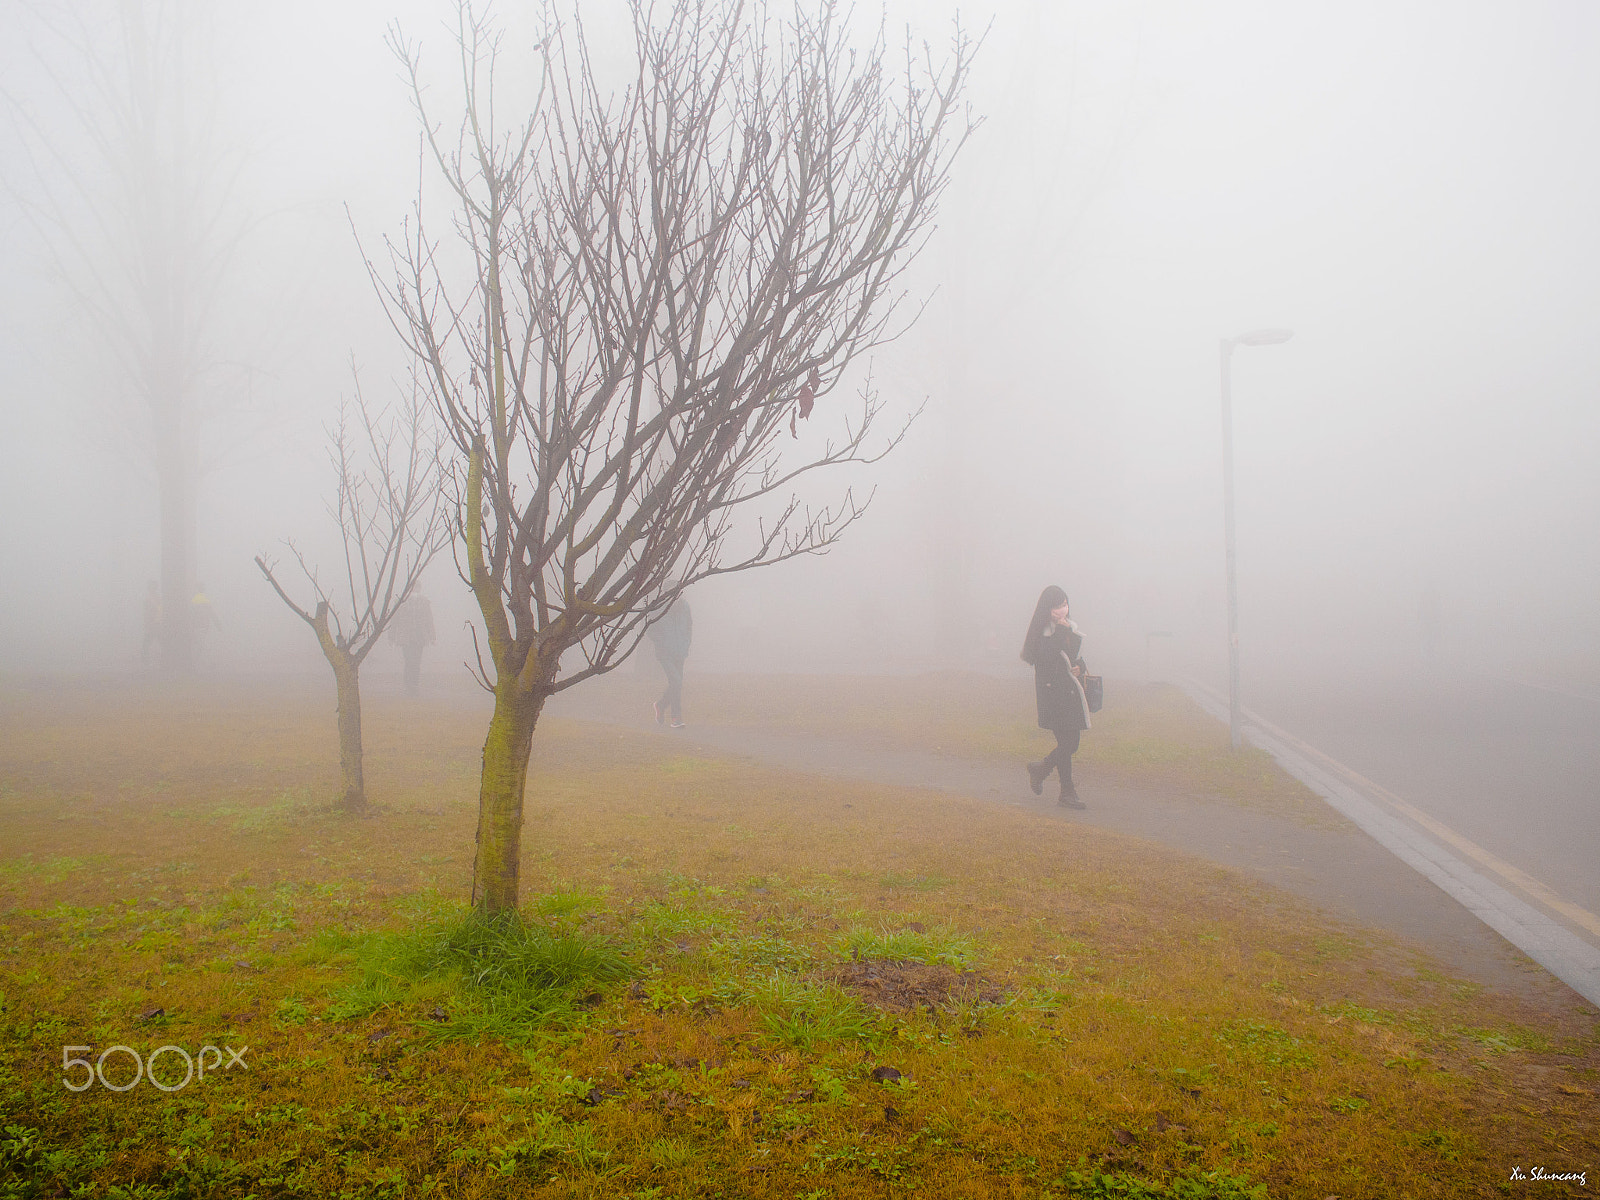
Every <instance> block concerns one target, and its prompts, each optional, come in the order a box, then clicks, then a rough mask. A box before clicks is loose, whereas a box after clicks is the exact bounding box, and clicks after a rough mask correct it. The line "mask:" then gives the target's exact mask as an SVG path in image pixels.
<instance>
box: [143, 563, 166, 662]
mask: <svg viewBox="0 0 1600 1200" xmlns="http://www.w3.org/2000/svg"><path fill="white" fill-rule="evenodd" d="M160 644H161V585H160V584H158V583H157V582H156V581H155V580H154V579H152V580H151V581H150V586H149V587H147V588H146V589H145V592H144V641H143V643H142V644H141V645H140V647H139V661H140V663H142V664H143V665H144V666H147V667H148V666H149V665H150V649H151V647H152V646H159V645H160Z"/></svg>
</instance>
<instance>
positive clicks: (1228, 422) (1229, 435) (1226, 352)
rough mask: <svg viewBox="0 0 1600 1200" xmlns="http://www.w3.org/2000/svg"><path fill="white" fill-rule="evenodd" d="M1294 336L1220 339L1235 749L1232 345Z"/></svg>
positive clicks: (1259, 332)
mask: <svg viewBox="0 0 1600 1200" xmlns="http://www.w3.org/2000/svg"><path fill="white" fill-rule="evenodd" d="M1293 336H1294V331H1293V330H1290V329H1255V330H1252V331H1251V332H1249V333H1241V334H1240V335H1239V336H1238V337H1232V338H1223V339H1222V341H1221V343H1220V349H1221V354H1222V511H1223V523H1224V525H1225V526H1226V529H1227V549H1228V740H1229V742H1230V743H1232V745H1233V748H1234V749H1235V750H1237V749H1238V748H1239V744H1240V743H1239V582H1238V578H1237V573H1236V567H1235V558H1236V554H1235V550H1234V544H1233V395H1232V391H1231V386H1230V378H1229V373H1230V371H1231V369H1232V363H1233V348H1234V347H1235V346H1276V345H1278V344H1279V343H1280V342H1287V341H1288V340H1289V339H1290V338H1292V337H1293Z"/></svg>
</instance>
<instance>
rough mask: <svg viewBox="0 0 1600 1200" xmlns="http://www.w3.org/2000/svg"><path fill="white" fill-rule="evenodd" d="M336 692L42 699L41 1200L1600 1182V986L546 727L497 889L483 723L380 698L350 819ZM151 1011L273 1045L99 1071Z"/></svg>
mask: <svg viewBox="0 0 1600 1200" xmlns="http://www.w3.org/2000/svg"><path fill="white" fill-rule="evenodd" d="M840 703H841V704H843V703H845V701H844V700H843V699H841V700H840ZM1164 703H1165V702H1164V701H1162V700H1161V698H1160V697H1156V698H1154V699H1153V700H1152V705H1153V708H1152V711H1151V712H1150V713H1147V714H1144V715H1138V714H1130V716H1129V719H1130V721H1138V722H1143V724H1142V725H1141V726H1140V728H1143V729H1146V730H1151V729H1160V728H1162V727H1163V722H1166V721H1168V720H1169V719H1172V718H1170V717H1169V716H1167V715H1164V709H1163V708H1162V705H1163V704H1164ZM326 709H327V706H326V705H325V704H322V703H321V702H320V699H317V700H313V699H312V698H310V697H303V696H298V695H295V694H292V693H284V694H268V695H256V696H253V697H249V698H245V697H241V696H236V695H228V694H217V695H214V696H203V695H198V694H191V693H177V694H168V693H163V694H158V695H155V696H146V697H137V698H124V697H117V696H107V695H103V694H99V693H95V692H92V691H72V690H70V689H59V690H56V691H52V692H49V693H48V694H45V695H43V696H29V697H26V698H19V697H13V698H0V846H3V847H5V848H6V849H5V851H4V852H0V853H3V857H0V1196H4V1197H13V1196H16V1197H22V1196H28V1197H31V1196H49V1195H73V1194H82V1195H103V1196H142V1197H147V1198H153V1197H197V1196H218V1197H222V1196H240V1197H242V1196H247V1195H256V1196H261V1197H266V1196H316V1197H324V1196H328V1197H333V1196H352V1197H354V1196H360V1197H366V1196H393V1197H402V1196H404V1197H410V1196H423V1195H448V1196H463V1197H498V1196H552V1197H554V1196H563V1197H564V1196H594V1197H602V1196H605V1197H610V1196H631V1197H651V1196H655V1197H678V1196H707V1197H709V1196H718V1195H721V1196H728V1197H743V1196H752V1197H785V1198H788V1197H799V1196H812V1197H857V1196H860V1197H882V1196H900V1195H911V1194H913V1193H915V1194H920V1195H927V1196H941V1197H943V1196H952V1197H988V1196H1002V1197H1012V1196H1015V1197H1025V1196H1026V1197H1042V1196H1056V1197H1067V1196H1089V1197H1163V1198H1170V1197H1184V1198H1187V1200H1206V1198H1214V1200H1220V1198H1229V1200H1231V1198H1235V1197H1275V1198H1277V1197H1302V1196H1305V1197H1312V1198H1314V1200H1320V1198H1322V1197H1326V1196H1329V1195H1339V1196H1342V1197H1345V1198H1346V1200H1349V1198H1351V1197H1358V1196H1372V1197H1389V1196H1430V1197H1432V1196H1437V1197H1455V1196H1475V1195H1482V1196H1496V1195H1501V1194H1503V1193H1504V1192H1505V1189H1506V1185H1507V1177H1508V1175H1509V1173H1510V1168H1511V1166H1512V1165H1513V1164H1522V1165H1523V1166H1524V1169H1527V1167H1528V1165H1529V1164H1533V1163H1539V1164H1543V1166H1544V1169H1545V1170H1546V1171H1556V1170H1584V1169H1588V1170H1590V1171H1591V1173H1593V1168H1594V1164H1595V1162H1596V1157H1597V1156H1596V1151H1597V1150H1600V1138H1597V1134H1596V1126H1595V1122H1594V1121H1593V1115H1592V1114H1593V1105H1594V1103H1595V1099H1594V1098H1595V1094H1596V1092H1597V1091H1600V1038H1597V1028H1596V1024H1595V1020H1594V1015H1593V1014H1592V1013H1587V1014H1574V1013H1570V1012H1569V1013H1546V1012H1541V1011H1535V1010H1530V1009H1528V1008H1526V1007H1525V1006H1522V1005H1520V1004H1518V1003H1517V1002H1515V1001H1512V1000H1510V999H1508V998H1506V997H1501V996H1495V995H1492V994H1488V993H1485V992H1483V991H1482V990H1481V989H1477V988H1474V987H1472V986H1468V985H1466V984H1464V982H1463V981H1460V980H1456V979H1452V978H1451V977H1450V975H1449V974H1448V972H1447V970H1445V969H1444V968H1443V967H1442V966H1441V965H1440V964H1438V963H1435V962H1429V961H1427V960H1425V959H1423V958H1421V957H1419V956H1418V955H1417V954H1416V953H1415V952H1414V951H1412V950H1411V949H1410V948H1408V947H1406V946H1404V945H1401V944H1399V943H1397V942H1395V941H1393V940H1391V939H1388V938H1386V937H1384V936H1382V935H1379V934H1376V933H1374V932H1372V931H1368V930H1361V929H1355V928H1351V927H1348V926H1339V925H1334V924H1331V923H1329V922H1327V921H1326V920H1324V919H1323V918H1321V917H1319V916H1318V915H1317V914H1316V913H1315V912H1313V911H1312V910H1310V909H1309V908H1307V907H1305V906H1303V905H1300V904H1298V903H1297V902H1296V901H1294V900H1293V899H1292V898H1288V897H1285V896H1284V895H1282V894H1281V893H1275V892H1271V891H1270V890H1268V889H1265V888H1262V887H1258V886H1255V885H1252V884H1249V883H1247V882H1244V881H1243V880H1241V879H1240V877H1238V876H1235V875H1233V874H1230V873H1229V872H1226V871H1224V870H1221V869H1218V868H1215V867H1212V866H1209V865H1207V864H1205V863H1202V862H1199V861H1198V860H1194V859H1190V858H1187V857H1185V856H1182V855H1179V854H1176V853H1173V852H1169V851H1165V850H1162V849H1160V848H1158V847H1153V846H1151V845H1149V844H1146V843H1141V842H1139V841H1136V840H1133V839H1129V838H1124V837H1119V836H1117V835H1114V834H1110V833H1106V832H1102V831H1098V830H1095V829H1093V828H1089V827H1085V826H1081V825H1078V826H1073V825H1069V824H1067V823H1064V822H1060V821H1056V820H1052V819H1050V818H1049V817H1046V816H1041V815H1038V814H1035V813H1032V812H1029V811H1026V810H1021V809H1016V808H1010V807H1003V806H991V805H985V804H982V803H978V802H968V801H963V800H959V799H954V798H951V797H948V796H942V795H932V794H926V793H919V792H916V791H913V790H909V789H895V788H884V787H871V786H866V785H852V784H845V783H836V782H822V781H818V780H815V779H810V778H806V777H802V776H797V775H792V774H785V773H782V772H778V771H766V770H762V769H759V768H756V767H753V766H751V765H749V764H738V765H735V764H730V763H723V762H719V761H716V760H712V759H694V760H686V759H683V758H674V757H673V756H672V755H671V754H670V752H669V751H668V750H667V747H668V746H670V743H669V742H667V741H666V740H665V739H655V738H653V737H649V736H645V737H636V736H634V735H631V734H629V735H626V736H621V737H619V736H618V733H617V731H616V730H613V729H609V728H603V727H587V726H582V725H578V724H574V723H571V722H563V721H560V720H548V721H547V723H546V724H545V725H544V726H542V727H541V730H540V734H539V737H540V742H539V749H538V751H537V762H536V767H535V770H534V772H533V775H532V776H531V778H530V781H529V792H528V796H529V799H528V828H527V832H526V835H525V843H524V844H525V847H526V852H525V858H524V863H523V880H524V891H525V894H526V896H527V903H526V904H525V906H524V909H523V912H522V914H521V917H520V918H519V919H517V920H504V921H500V922H494V923H482V922H478V921H474V920H473V919H472V918H471V917H470V916H469V915H468V914H467V912H466V909H465V904H464V901H465V897H466V895H467V892H468V887H469V882H470V866H471V850H472V831H473V827H474V822H473V818H474V806H473V800H474V786H475V779H474V777H473V775H472V771H471V766H472V763H473V761H474V759H475V757H476V754H477V744H478V740H479V738H480V737H481V733H482V729H481V714H479V713H477V712H474V711H470V710H462V711H458V710H455V709H451V708H448V707H444V706H439V707H436V708H423V707H419V706H416V705H385V704H383V703H382V702H373V703H369V705H368V711H367V713H366V714H365V716H366V720H367V726H368V730H369V738H370V739H371V744H372V755H371V758H372V761H371V763H370V764H369V771H368V775H369V787H370V788H371V791H372V794H373V795H374V797H375V798H377V799H378V800H379V801H380V805H379V807H378V808H377V810H376V811H375V813H374V815H372V816H371V817H369V818H366V819H355V818H349V817H346V816H344V815H342V814H340V813H338V812H336V811H334V810H333V809H331V808H330V807H329V804H328V802H329V801H331V799H332V798H333V796H334V794H335V791H336V786H337V779H336V769H337V747H336V744H335V741H334V737H333V731H332V730H331V728H326V726H331V724H332V722H331V720H330V719H329V718H328V716H327V710H326ZM85 729H90V730H93V731H94V738H93V739H92V741H91V742H90V743H89V748H88V749H87V750H84V749H82V748H81V745H80V743H81V739H82V731H83V730H85ZM1151 736H1154V735H1151ZM69 745H78V746H80V748H79V750H78V751H77V752H75V753H70V754H68V753H63V752H62V750H63V748H64V747H67V746H69ZM246 752H247V753H246ZM1161 753H1162V754H1165V753H1166V752H1165V751H1162V752H1161ZM1151 757H1152V758H1160V757H1161V754H1154V753H1153V754H1152V756H1151ZM1180 757H1181V756H1180ZM1141 769H1143V768H1141ZM1160 770H1163V771H1167V770H1171V771H1178V772H1179V773H1180V774H1181V771H1182V768H1181V767H1177V766H1172V765H1171V764H1166V765H1162V766H1161V767H1160ZM1197 770H1198V769H1197ZM1185 778H1188V777H1185ZM1186 786H1190V787H1193V788H1195V789H1197V790H1198V789H1200V788H1202V787H1205V786H1209V785H1208V784H1206V783H1205V782H1204V781H1203V771H1202V772H1200V773H1199V774H1198V775H1197V776H1196V777H1195V778H1190V779H1188V784H1187V785H1186ZM224 808H225V809H227V810H228V812H227V814H226V815H218V810H219V809H224ZM117 1045H122V1046H127V1047H130V1048H131V1049H133V1050H134V1051H137V1052H138V1053H139V1054H141V1055H142V1056H148V1055H149V1054H150V1052H151V1051H152V1050H155V1049H157V1048H159V1047H161V1046H166V1045H172V1046H179V1047H182V1048H185V1049H186V1050H187V1051H188V1052H189V1053H190V1054H191V1055H195V1054H197V1053H199V1052H200V1049H201V1047H203V1046H207V1045H214V1046H217V1047H219V1049H220V1048H223V1047H227V1048H230V1049H232V1050H238V1049H240V1048H242V1047H248V1050H247V1052H246V1054H245V1062H246V1064H247V1066H246V1067H242V1068H241V1067H234V1068H231V1069H220V1068H218V1069H212V1070H211V1071H210V1072H209V1073H208V1074H207V1075H206V1076H205V1077H204V1079H203V1080H198V1081H195V1082H193V1083H191V1084H189V1085H188V1086H185V1087H183V1088H181V1089H180V1090H176V1091H172V1092H164V1091H161V1090H159V1089H157V1088H154V1087H151V1086H149V1084H148V1083H147V1082H141V1083H140V1084H139V1085H137V1086H135V1087H133V1088H132V1089H130V1090H129V1091H126V1092H121V1093H119V1092H113V1091H110V1090H107V1089H106V1088H103V1087H101V1086H99V1084H98V1083H96V1084H95V1085H94V1086H92V1087H91V1088H89V1089H87V1090H84V1091H82V1092H73V1091H69V1090H67V1088H66V1087H64V1086H63V1083H62V1079H63V1077H64V1072H63V1069H62V1066H61V1062H62V1059H61V1056H62V1047H64V1046H77V1047H82V1046H88V1047H92V1048H93V1049H92V1050H91V1051H87V1052H81V1051H80V1052H76V1053H79V1054H81V1055H83V1056H86V1057H90V1058H91V1059H92V1060H98V1058H99V1056H100V1055H101V1054H102V1053H103V1052H105V1051H106V1050H107V1049H108V1048H110V1047H112V1046H117ZM105 1069H106V1071H107V1073H108V1077H109V1078H110V1079H111V1080H112V1082H121V1081H123V1079H124V1076H123V1075H122V1074H119V1073H118V1072H119V1071H126V1072H127V1074H129V1075H131V1073H132V1064H131V1061H128V1060H127V1059H126V1056H125V1055H118V1056H113V1057H112V1058H110V1059H108V1060H107V1062H106V1066H105ZM80 1070H81V1069H79V1068H73V1070H72V1071H71V1072H69V1073H67V1074H66V1077H67V1078H76V1076H77V1074H78V1073H79V1071H80ZM159 1070H160V1071H161V1072H163V1074H161V1076H160V1078H161V1079H162V1080H163V1081H165V1082H168V1083H170V1082H174V1080H175V1077H176V1076H181V1074H182V1063H181V1061H180V1060H178V1059H177V1057H176V1056H175V1055H173V1054H171V1053H170V1052H169V1053H168V1054H166V1055H165V1056H164V1057H163V1058H162V1060H161V1065H160V1067H159ZM1563 1188H1567V1190H1568V1191H1569V1192H1571V1193H1572V1194H1584V1193H1583V1192H1582V1191H1580V1190H1576V1185H1575V1184H1574V1185H1570V1186H1569V1185H1567V1184H1541V1185H1540V1190H1539V1194H1540V1195H1560V1194H1563V1192H1562V1190H1561V1189H1563Z"/></svg>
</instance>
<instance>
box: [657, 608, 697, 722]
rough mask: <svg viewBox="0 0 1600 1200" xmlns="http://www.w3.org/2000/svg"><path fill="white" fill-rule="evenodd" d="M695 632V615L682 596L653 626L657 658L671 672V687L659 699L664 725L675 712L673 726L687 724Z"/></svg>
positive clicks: (669, 679)
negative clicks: (687, 678)
mask: <svg viewBox="0 0 1600 1200" xmlns="http://www.w3.org/2000/svg"><path fill="white" fill-rule="evenodd" d="M693 636H694V617H693V616H692V615H691V614H690V612H689V605H688V604H687V603H685V601H684V599H683V597H681V596H680V597H679V598H678V599H677V600H675V601H674V602H673V604H672V607H671V608H669V609H667V611H666V612H665V613H663V614H662V615H661V617H660V619H659V620H657V621H656V623H655V624H654V625H652V626H650V640H651V641H652V642H653V643H655V648H656V658H657V659H659V660H660V662H661V669H662V670H663V671H665V672H666V673H667V690H666V691H664V692H662V693H661V699H659V700H657V701H656V724H657V725H660V724H661V723H662V722H664V721H665V720H666V719H667V714H668V713H669V712H670V713H671V715H672V727H673V728H674V729H682V728H683V662H684V660H685V659H686V658H688V657H689V643H690V641H691V640H692V639H693Z"/></svg>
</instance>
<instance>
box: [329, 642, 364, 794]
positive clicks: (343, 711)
mask: <svg viewBox="0 0 1600 1200" xmlns="http://www.w3.org/2000/svg"><path fill="white" fill-rule="evenodd" d="M340 655H341V657H342V658H343V662H335V663H334V664H333V678H334V680H335V682H337V684H338V686H339V777H340V783H341V785H342V786H341V793H342V794H341V795H340V797H339V805H340V807H341V808H343V809H344V810H345V811H346V812H364V811H365V810H366V807H367V784H366V780H365V779H364V778H363V777H362V774H361V664H360V663H358V662H356V661H355V659H354V658H352V657H351V656H350V653H349V652H348V651H340Z"/></svg>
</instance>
